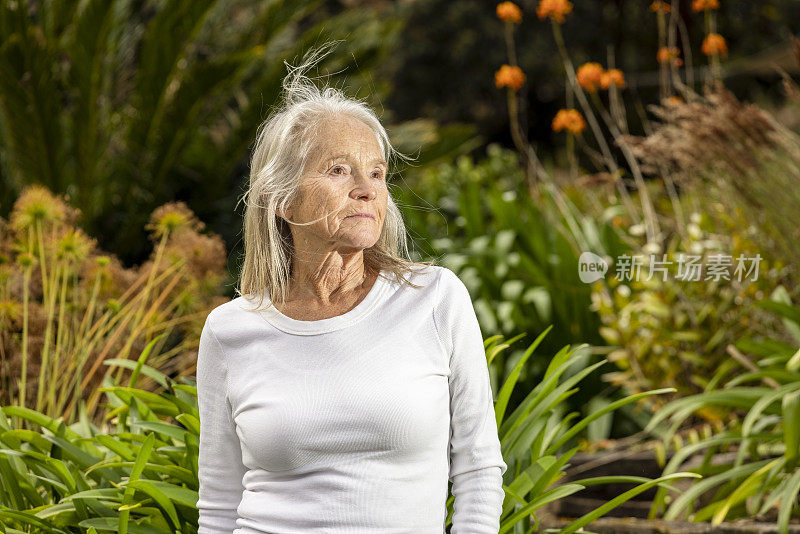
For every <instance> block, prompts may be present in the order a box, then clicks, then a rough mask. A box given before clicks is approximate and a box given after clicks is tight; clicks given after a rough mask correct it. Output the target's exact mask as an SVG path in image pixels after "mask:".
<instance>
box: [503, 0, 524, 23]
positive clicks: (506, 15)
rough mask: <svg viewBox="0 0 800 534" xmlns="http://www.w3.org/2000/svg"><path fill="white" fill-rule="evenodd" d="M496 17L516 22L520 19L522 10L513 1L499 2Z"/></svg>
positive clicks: (504, 20)
mask: <svg viewBox="0 0 800 534" xmlns="http://www.w3.org/2000/svg"><path fill="white" fill-rule="evenodd" d="M497 17H498V18H499V19H500V20H502V21H503V22H511V23H515V24H516V23H519V22H521V21H522V10H521V9H520V8H519V6H517V4H515V3H514V2H501V3H499V4H497Z"/></svg>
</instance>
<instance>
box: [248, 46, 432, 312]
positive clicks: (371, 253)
mask: <svg viewBox="0 0 800 534" xmlns="http://www.w3.org/2000/svg"><path fill="white" fill-rule="evenodd" d="M335 44H336V41H332V42H328V43H325V44H324V45H322V46H321V47H319V48H318V49H317V50H312V51H310V52H308V53H306V54H305V55H304V56H303V62H302V63H301V64H300V65H299V66H297V67H292V66H291V65H289V64H288V63H287V62H286V61H284V64H285V65H286V67H287V69H288V71H289V74H288V75H287V76H286V77H285V78H284V79H283V82H282V87H283V90H284V93H283V99H282V101H281V102H280V103H279V105H278V106H277V109H276V110H275V111H274V112H273V113H271V114H270V116H269V117H268V118H267V119H266V120H265V121H264V122H262V123H261V125H260V126H259V128H258V131H257V135H256V143H255V149H254V150H253V155H252V159H251V162H250V185H249V187H248V189H247V191H246V192H245V194H244V195H243V197H242V199H241V200H243V201H244V202H245V205H246V209H245V214H244V252H245V254H244V265H243V266H242V272H241V277H240V286H239V287H238V288H236V289H235V291H236V293H237V294H239V295H242V296H245V295H247V296H250V295H259V296H260V299H259V303H258V308H259V309H260V308H261V306H262V305H263V302H264V298H263V297H264V295H266V294H268V295H269V299H270V301H272V302H284V301H285V299H286V297H287V294H288V288H289V281H290V278H291V269H292V257H293V242H292V234H291V229H290V227H289V223H288V222H287V221H286V220H285V219H283V218H282V217H279V216H278V215H277V214H278V211H279V210H280V212H282V213H285V209H286V207H287V206H289V205H291V204H292V202H293V201H294V200H295V199H296V198H297V194H298V191H299V188H300V177H301V176H303V175H304V174H305V170H306V166H307V165H308V164H309V155H310V153H311V148H312V145H313V143H314V137H315V136H314V132H315V130H316V128H318V127H319V125H320V124H321V123H322V122H323V121H324V120H325V119H327V118H330V117H332V116H336V115H341V114H344V115H348V116H350V117H353V118H356V119H358V120H360V121H361V122H363V123H364V124H366V125H367V126H368V127H369V128H371V129H372V131H373V132H375V135H376V137H377V139H378V143H379V144H380V146H381V149H382V151H383V155H384V158H385V160H386V161H387V163H390V165H391V162H392V161H393V156H395V155H396V156H397V157H400V158H402V159H404V160H405V159H410V158H408V157H407V156H405V155H403V154H401V153H400V152H398V151H397V150H396V149H395V148H394V147H393V146H392V145H391V142H390V141H389V136H388V135H387V133H386V130H385V128H384V127H383V125H382V124H381V122H380V120H379V119H378V117H377V116H376V115H375V112H374V111H373V110H372V109H370V107H369V106H368V105H367V104H366V103H365V102H364V101H362V100H358V99H353V98H349V97H347V96H346V95H345V94H344V93H343V92H342V91H340V90H338V89H336V88H332V87H328V86H327V85H326V87H325V88H324V89H322V90H320V89H319V88H318V87H317V86H316V85H315V84H314V83H313V82H312V81H311V80H310V79H308V78H307V77H306V76H305V75H304V74H303V73H304V72H305V71H306V70H308V69H309V68H311V67H312V66H313V65H314V64H316V63H317V62H318V61H319V59H321V58H322V57H324V56H325V55H327V54H328V53H329V51H330V50H329V49H330V48H331V45H335ZM386 179H387V181H388V180H389V172H388V171H387V178H386ZM292 224H300V223H292ZM306 224H311V223H306ZM429 264H432V262H413V261H412V260H411V259H410V257H409V252H408V244H407V236H406V227H405V224H404V222H403V218H402V216H401V214H400V210H399V209H398V207H397V205H396V204H395V202H394V200H393V199H392V197H391V194H390V195H389V199H388V203H387V210H386V218H385V220H384V223H383V228H382V230H381V235H380V237H379V238H378V241H377V242H376V243H375V245H373V246H372V247H370V248H368V249H365V250H364V269H365V270H366V271H373V272H380V271H381V270H387V271H388V272H391V273H393V274H395V275H396V276H397V277H398V280H402V281H403V282H405V283H409V284H410V285H412V286H413V284H411V283H410V282H409V281H408V280H406V279H405V276H404V275H405V274H408V273H410V272H411V268H412V267H413V266H415V265H429ZM414 287H417V286H414Z"/></svg>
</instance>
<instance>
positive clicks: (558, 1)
mask: <svg viewBox="0 0 800 534" xmlns="http://www.w3.org/2000/svg"><path fill="white" fill-rule="evenodd" d="M570 12H572V2H570V1H569V0H539V6H538V7H537V8H536V15H537V16H538V17H539V18H540V19H543V18H545V17H550V20H552V21H554V22H558V23H559V24H560V23H562V22H564V15H568V14H569V13H570Z"/></svg>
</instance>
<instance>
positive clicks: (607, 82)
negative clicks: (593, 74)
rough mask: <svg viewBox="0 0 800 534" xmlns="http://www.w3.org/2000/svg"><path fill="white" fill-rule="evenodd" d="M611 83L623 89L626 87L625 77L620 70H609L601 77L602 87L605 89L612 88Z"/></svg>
mask: <svg viewBox="0 0 800 534" xmlns="http://www.w3.org/2000/svg"><path fill="white" fill-rule="evenodd" d="M611 82H614V85H616V86H617V87H618V88H619V89H622V88H623V87H625V75H624V74H622V71H621V70H619V69H608V70H607V71H605V72H604V73H603V74H601V75H600V87H602V88H603V89H608V88H609V87H610V86H611Z"/></svg>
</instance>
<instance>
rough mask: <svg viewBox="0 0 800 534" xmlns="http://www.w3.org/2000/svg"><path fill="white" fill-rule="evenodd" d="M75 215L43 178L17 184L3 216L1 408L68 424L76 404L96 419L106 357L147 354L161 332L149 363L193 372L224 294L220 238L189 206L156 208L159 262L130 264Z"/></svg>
mask: <svg viewBox="0 0 800 534" xmlns="http://www.w3.org/2000/svg"><path fill="white" fill-rule="evenodd" d="M79 214H80V212H79V211H78V210H76V209H74V208H72V207H70V206H69V205H68V204H67V203H66V201H65V200H64V199H63V198H61V197H58V196H56V195H54V194H52V193H51V192H50V191H48V190H47V189H46V188H44V187H42V186H38V185H37V186H30V187H28V188H26V189H25V190H23V191H22V193H21V194H20V196H19V198H18V199H17V201H16V202H15V203H14V206H13V207H12V211H11V214H10V216H9V221H8V222H6V221H4V220H2V219H0V323H2V325H3V329H2V331H1V332H2V334H0V351H2V354H3V355H4V357H3V358H2V359H1V360H0V405H18V406H23V407H27V408H33V409H35V410H37V411H39V412H41V413H43V414H45V415H48V416H50V417H54V418H58V417H63V418H64V419H65V421H66V422H67V423H68V424H69V423H70V422H71V421H72V420H73V418H74V417H76V416H77V413H78V411H79V407H81V406H83V407H85V408H86V413H87V415H89V417H90V418H92V420H93V421H98V422H99V420H100V415H101V414H100V413H99V410H98V412H97V413H96V412H95V409H96V408H97V404H96V403H97V400H98V397H99V389H98V388H99V386H101V385H102V381H103V379H104V375H105V376H107V375H108V374H109V373H110V372H111V371H112V368H111V367H108V366H106V365H104V362H107V360H108V359H110V358H120V359H127V358H128V357H129V355H130V354H140V353H141V351H142V349H143V348H144V347H145V346H146V345H147V343H148V342H149V341H150V340H153V339H155V338H156V337H157V336H159V335H160V334H167V335H164V336H162V338H161V339H159V340H158V342H157V344H156V345H155V346H154V348H153V351H152V352H151V355H150V357H149V359H148V365H150V366H153V367H155V368H159V367H161V368H162V369H165V370H169V372H170V373H174V374H178V375H180V374H191V373H192V372H194V357H193V352H192V351H193V350H196V347H197V342H198V340H199V333H200V329H201V328H202V322H203V320H204V319H205V316H206V315H207V313H208V310H209V309H211V308H212V307H214V306H216V305H217V304H219V303H220V298H222V299H223V300H224V297H220V294H219V293H220V288H221V282H222V281H223V279H224V277H225V268H224V265H225V261H226V254H225V246H224V243H223V242H222V240H221V238H219V236H216V235H213V234H212V235H208V234H201V233H200V231H201V230H203V228H204V225H203V224H202V223H201V222H200V221H198V220H197V219H196V218H195V216H194V214H193V213H192V212H191V210H189V209H188V208H187V207H186V206H185V205H183V204H180V203H175V204H169V205H166V206H162V207H161V208H159V209H157V210H156V211H155V212H154V213H153V217H152V218H151V224H150V225H148V228H149V229H150V230H151V234H152V236H153V238H154V239H155V240H157V241H158V243H159V250H160V253H155V254H154V255H156V256H157V255H159V254H160V257H161V259H160V260H159V261H155V260H151V261H150V262H148V263H145V264H144V265H142V266H140V267H132V268H125V267H123V266H122V265H121V263H120V262H119V260H118V259H117V258H115V257H114V256H110V255H107V254H102V253H101V251H100V250H98V247H97V243H96V241H95V240H94V239H92V238H91V237H89V236H88V235H86V234H85V233H84V232H83V230H82V229H80V228H79V227H77V226H75V224H76V222H77V219H78V215H79ZM149 296H152V298H150V299H148V297H149ZM167 340H169V344H168V345H167ZM118 369H119V372H120V374H121V373H122V371H124V368H123V367H119V368H118ZM118 378H119V377H118ZM142 384H143V388H147V387H150V388H154V387H157V386H158V384H157V383H155V382H153V381H152V380H150V379H149V378H147V377H142Z"/></svg>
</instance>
